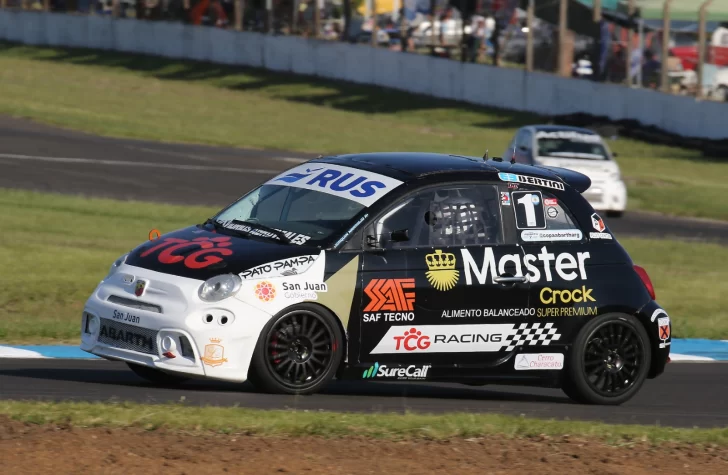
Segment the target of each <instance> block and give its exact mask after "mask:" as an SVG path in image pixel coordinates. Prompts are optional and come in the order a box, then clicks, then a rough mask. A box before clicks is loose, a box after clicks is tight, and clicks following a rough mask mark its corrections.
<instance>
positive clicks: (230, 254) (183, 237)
mask: <svg viewBox="0 0 728 475" xmlns="http://www.w3.org/2000/svg"><path fill="white" fill-rule="evenodd" d="M320 252H321V251H320V250H319V249H317V248H312V247H305V246H295V245H285V244H279V243H276V242H273V241H270V242H268V241H263V240H258V239H248V238H244V237H236V236H230V235H227V234H219V233H216V232H213V231H208V230H206V229H204V228H198V227H197V226H190V227H188V228H184V229H180V230H178V231H174V232H171V233H169V234H165V235H163V236H160V237H159V238H158V239H155V240H153V241H149V242H146V243H144V244H141V245H140V246H138V247H137V248H136V249H134V250H133V251H132V252H131V253H130V254H129V257H128V258H127V260H126V263H127V264H129V265H132V266H136V267H142V268H145V269H150V270H153V271H156V272H162V273H165V274H172V275H177V276H180V277H188V278H190V279H199V280H207V279H209V278H210V277H214V276H216V275H220V274H240V273H241V272H243V271H245V270H247V269H250V268H252V267H255V266H259V265H261V264H265V263H267V262H271V261H276V260H280V259H286V258H289V257H296V256H302V255H311V254H316V255H317V254H319V253H320Z"/></svg>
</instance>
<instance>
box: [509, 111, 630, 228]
mask: <svg viewBox="0 0 728 475" xmlns="http://www.w3.org/2000/svg"><path fill="white" fill-rule="evenodd" d="M513 155H515V159H516V162H518V163H524V164H527V165H543V166H549V167H561V168H568V169H570V170H575V171H577V172H580V173H583V174H585V175H587V176H588V177H589V178H590V179H591V181H592V185H591V187H589V189H588V190H586V191H585V192H584V193H583V195H584V197H585V198H586V199H587V201H589V203H590V204H591V205H592V206H593V207H594V209H595V210H597V211H602V212H604V213H605V214H606V215H607V216H610V217H618V216H621V215H622V214H623V213H624V210H625V209H626V208H627V187H626V186H625V184H624V181H622V177H621V174H620V171H619V165H618V164H617V162H615V161H614V154H613V153H612V152H611V151H610V150H609V147H608V146H607V144H606V143H605V142H604V140H602V137H601V136H600V135H599V134H597V133H595V132H593V131H591V130H588V129H583V128H579V127H568V126H561V125H529V126H526V127H522V128H520V129H518V131H517V132H516V135H515V136H514V137H513V139H512V140H511V143H510V145H509V146H508V149H507V150H506V153H505V154H504V155H503V156H504V157H506V158H511V157H512V156H513Z"/></svg>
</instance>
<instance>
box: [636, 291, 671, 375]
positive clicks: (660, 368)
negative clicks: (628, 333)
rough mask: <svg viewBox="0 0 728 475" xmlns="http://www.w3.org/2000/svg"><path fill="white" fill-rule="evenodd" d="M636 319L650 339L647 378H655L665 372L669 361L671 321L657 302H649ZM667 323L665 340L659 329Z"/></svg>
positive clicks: (661, 330)
mask: <svg viewBox="0 0 728 475" xmlns="http://www.w3.org/2000/svg"><path fill="white" fill-rule="evenodd" d="M636 317H637V318H638V319H639V320H640V322H642V325H644V327H645V330H647V335H648V336H649V338H650V349H651V350H652V363H651V365H650V372H649V373H648V374H647V377H648V378H656V377H657V376H659V375H661V374H662V373H663V372H664V371H665V366H666V365H667V362H668V361H669V359H670V347H671V345H672V321H671V320H670V317H669V315H668V314H667V312H666V311H665V310H664V309H663V308H662V307H660V306H659V305H658V304H657V302H655V301H654V300H651V301H650V302H649V303H648V304H647V305H645V306H644V307H643V308H642V309H641V310H640V311H639V312H637V315H636ZM665 322H667V326H668V332H667V338H663V337H664V336H665V333H664V332H663V329H661V328H660V326H661V325H660V324H661V323H662V324H664V323H665Z"/></svg>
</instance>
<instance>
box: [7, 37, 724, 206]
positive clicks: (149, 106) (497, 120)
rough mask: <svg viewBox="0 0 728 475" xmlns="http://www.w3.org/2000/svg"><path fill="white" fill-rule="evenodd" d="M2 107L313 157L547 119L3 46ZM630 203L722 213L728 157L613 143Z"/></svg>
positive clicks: (498, 140) (132, 133)
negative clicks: (712, 157) (713, 158)
mask: <svg viewBox="0 0 728 475" xmlns="http://www.w3.org/2000/svg"><path fill="white" fill-rule="evenodd" d="M0 91H2V94H0V113H3V114H10V115H14V116H19V117H28V118H32V119H35V120H38V121H42V122H45V123H49V124H54V125H59V126H63V127H67V128H72V129H79V130H84V131H87V132H91V133H96V134H102V135H108V136H118V137H134V138H143V139H150V140H161V141H174V142H196V143H209V144H220V145H231V146H239V147H248V148H268V149H281V150H292V151H302V152H314V153H341V152H365V151H377V150H379V151H382V150H401V151H405V150H410V151H412V150H420V151H433V152H448V153H459V154H468V155H482V154H483V153H484V152H485V150H486V149H489V150H490V153H491V155H494V154H495V155H500V154H501V153H503V151H504V150H505V147H506V146H507V144H508V142H509V141H510V138H511V137H512V135H513V133H514V131H515V130H516V128H517V127H520V126H523V125H526V124H531V123H539V122H542V121H544V120H546V119H545V118H543V117H538V116H535V115H532V114H524V113H516V112H510V111H504V110H496V109H488V108H482V107H475V106H470V105H466V104H463V103H457V102H453V101H445V100H437V99H433V98H431V97H425V96H417V95H412V94H405V93H402V92H398V91H392V90H386V89H382V88H377V87H368V86H358V85H354V84H350V83H343V82H335V81H323V80H320V79H316V78H311V77H303V76H294V75H287V74H276V73H271V72H266V71H261V70H254V69H248V68H232V67H224V66H219V65H212V64H203V63H194V62H184V61H172V60H165V59H161V58H154V57H148V56H146V57H145V56H133V55H125V54H117V53H112V52H97V51H89V50H72V49H71V50H69V49H49V48H33V47H26V46H17V45H11V44H8V43H0ZM610 146H611V147H612V148H613V149H614V150H615V151H616V152H618V153H619V158H618V161H619V163H620V167H621V168H622V172H623V175H624V176H625V178H626V180H627V182H628V186H629V195H630V201H629V205H628V206H629V208H630V209H642V210H650V211H657V212H662V213H668V214H675V215H683V216H698V217H706V218H716V219H723V220H728V200H725V199H724V197H725V196H726V193H727V192H728V179H727V178H728V162H727V161H723V162H720V161H710V160H706V159H704V158H703V157H702V156H701V154H700V152H698V151H696V150H692V149H686V148H674V147H666V146H661V145H654V144H650V143H646V142H640V141H635V140H630V139H624V138H620V139H617V140H614V141H610Z"/></svg>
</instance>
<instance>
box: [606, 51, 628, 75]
mask: <svg viewBox="0 0 728 475" xmlns="http://www.w3.org/2000/svg"><path fill="white" fill-rule="evenodd" d="M626 73H627V65H626V59H625V55H624V48H623V47H622V46H621V45H618V46H617V50H616V51H615V52H614V54H613V55H612V57H611V58H609V64H608V66H607V81H609V82H616V83H621V82H622V81H624V78H625V77H626Z"/></svg>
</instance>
